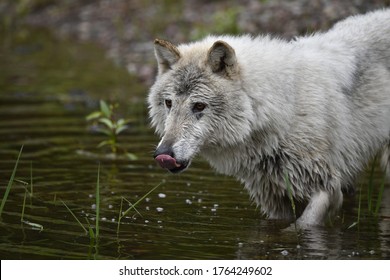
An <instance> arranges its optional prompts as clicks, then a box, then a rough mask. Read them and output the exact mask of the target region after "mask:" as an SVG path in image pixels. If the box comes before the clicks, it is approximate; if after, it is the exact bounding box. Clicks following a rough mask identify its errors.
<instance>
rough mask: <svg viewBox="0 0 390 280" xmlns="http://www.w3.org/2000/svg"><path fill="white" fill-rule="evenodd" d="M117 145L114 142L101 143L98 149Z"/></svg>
mask: <svg viewBox="0 0 390 280" xmlns="http://www.w3.org/2000/svg"><path fill="white" fill-rule="evenodd" d="M114 144H115V143H114V142H113V141H112V140H105V141H102V142H100V143H99V145H98V146H97V147H98V148H101V147H104V146H111V145H114Z"/></svg>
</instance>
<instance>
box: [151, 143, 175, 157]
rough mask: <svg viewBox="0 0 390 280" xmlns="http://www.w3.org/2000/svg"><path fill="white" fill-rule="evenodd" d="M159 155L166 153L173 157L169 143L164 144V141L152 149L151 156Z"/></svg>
mask: <svg viewBox="0 0 390 280" xmlns="http://www.w3.org/2000/svg"><path fill="white" fill-rule="evenodd" d="M159 155H168V156H170V157H173V158H174V157H175V156H174V154H173V149H172V147H171V146H170V145H165V144H164V143H162V144H161V145H159V146H158V147H157V149H156V150H155V151H154V154H153V158H157V157H158V156H159Z"/></svg>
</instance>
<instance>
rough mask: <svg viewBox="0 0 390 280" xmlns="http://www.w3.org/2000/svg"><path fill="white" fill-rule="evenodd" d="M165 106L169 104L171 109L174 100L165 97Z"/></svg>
mask: <svg viewBox="0 0 390 280" xmlns="http://www.w3.org/2000/svg"><path fill="white" fill-rule="evenodd" d="M165 106H167V108H168V109H171V107H172V100H169V99H165Z"/></svg>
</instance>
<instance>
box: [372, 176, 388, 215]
mask: <svg viewBox="0 0 390 280" xmlns="http://www.w3.org/2000/svg"><path fill="white" fill-rule="evenodd" d="M385 183H386V174H385V175H384V176H383V179H382V182H381V185H380V187H379V193H378V198H377V201H376V206H375V212H374V215H375V216H378V213H379V208H380V207H381V204H382V196H383V191H384V189H385Z"/></svg>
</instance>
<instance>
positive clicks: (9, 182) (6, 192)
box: [0, 146, 23, 218]
mask: <svg viewBox="0 0 390 280" xmlns="http://www.w3.org/2000/svg"><path fill="white" fill-rule="evenodd" d="M22 151H23V146H22V147H21V148H20V151H19V155H18V158H17V159H16V163H15V167H14V170H13V171H12V174H11V177H10V179H9V181H8V185H7V188H6V189H5V193H4V196H3V199H2V200H1V205H0V218H1V214H2V213H3V209H4V205H5V202H6V201H7V199H8V195H9V192H10V190H11V187H12V184H13V183H14V179H15V174H16V170H17V169H18V164H19V159H20V155H21V154H22Z"/></svg>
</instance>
